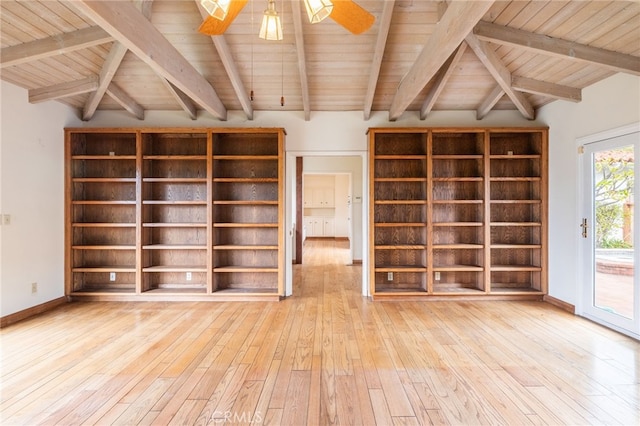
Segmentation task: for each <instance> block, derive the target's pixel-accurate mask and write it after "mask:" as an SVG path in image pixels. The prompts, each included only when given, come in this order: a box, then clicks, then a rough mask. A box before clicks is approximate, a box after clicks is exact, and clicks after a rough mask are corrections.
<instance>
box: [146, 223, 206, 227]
mask: <svg viewBox="0 0 640 426" xmlns="http://www.w3.org/2000/svg"><path fill="white" fill-rule="evenodd" d="M142 226H143V227H144V228H206V227H207V224H206V223H189V222H180V223H178V222H176V223H172V222H162V223H161V222H153V223H143V224H142Z"/></svg>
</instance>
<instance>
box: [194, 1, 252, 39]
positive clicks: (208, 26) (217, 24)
mask: <svg viewBox="0 0 640 426" xmlns="http://www.w3.org/2000/svg"><path fill="white" fill-rule="evenodd" d="M248 1H249V0H231V3H230V4H229V11H228V12H227V16H225V18H224V19H223V20H222V21H221V20H219V19H216V18H214V17H212V16H207V19H205V20H204V21H203V22H202V24H201V25H200V28H198V31H199V32H201V33H202V34H206V35H210V36H214V35H222V34H224V32H225V31H227V28H229V25H231V23H232V22H233V20H234V19H236V16H238V13H240V11H241V10H242V8H243V7H244V6H245V5H246V4H247V2H248Z"/></svg>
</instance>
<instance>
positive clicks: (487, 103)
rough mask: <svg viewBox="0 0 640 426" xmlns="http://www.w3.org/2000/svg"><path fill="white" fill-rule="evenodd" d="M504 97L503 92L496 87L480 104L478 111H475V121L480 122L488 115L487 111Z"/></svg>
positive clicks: (498, 86)
mask: <svg viewBox="0 0 640 426" xmlns="http://www.w3.org/2000/svg"><path fill="white" fill-rule="evenodd" d="M503 96H504V90H502V87H501V86H500V85H499V84H498V85H496V87H495V88H494V89H493V90H492V91H491V93H489V96H487V97H486V98H485V100H484V101H482V103H481V104H480V106H479V107H478V109H477V110H476V119H477V120H482V119H483V118H485V117H486V116H487V114H489V111H491V110H492V109H493V107H494V106H496V104H497V103H498V101H499V100H500V99H502V97H503Z"/></svg>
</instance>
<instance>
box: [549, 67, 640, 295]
mask: <svg viewBox="0 0 640 426" xmlns="http://www.w3.org/2000/svg"><path fill="white" fill-rule="evenodd" d="M538 119H539V120H542V121H544V122H546V123H548V125H549V129H550V130H549V182H550V185H549V294H550V295H551V296H554V297H556V298H558V299H560V300H563V301H565V302H568V303H571V304H574V305H575V304H576V303H577V300H576V298H577V294H578V285H579V283H578V282H577V272H578V253H577V250H578V235H579V231H580V228H579V226H578V225H579V222H578V208H577V200H578V193H577V192H578V181H577V178H578V169H577V165H578V153H577V145H576V139H578V138H580V137H583V136H588V135H591V134H594V133H599V132H603V131H605V130H609V129H614V128H617V127H622V126H624V125H628V124H632V123H637V122H639V121H640V77H635V76H630V75H626V74H617V75H614V76H612V77H610V78H608V79H606V80H603V81H601V82H599V83H597V84H594V85H593V86H590V87H588V88H586V89H584V90H583V92H582V102H580V103H570V102H563V101H558V102H554V103H551V104H549V105H547V106H544V107H543V108H541V109H540V110H539V111H538Z"/></svg>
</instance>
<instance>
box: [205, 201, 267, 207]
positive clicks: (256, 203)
mask: <svg viewBox="0 0 640 426" xmlns="http://www.w3.org/2000/svg"><path fill="white" fill-rule="evenodd" d="M213 204H214V205H216V206H220V205H230V206H277V205H278V201H277V200H275V201H274V200H215V201H214V202H213Z"/></svg>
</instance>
